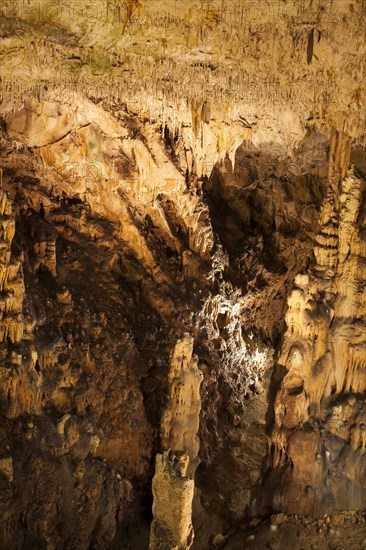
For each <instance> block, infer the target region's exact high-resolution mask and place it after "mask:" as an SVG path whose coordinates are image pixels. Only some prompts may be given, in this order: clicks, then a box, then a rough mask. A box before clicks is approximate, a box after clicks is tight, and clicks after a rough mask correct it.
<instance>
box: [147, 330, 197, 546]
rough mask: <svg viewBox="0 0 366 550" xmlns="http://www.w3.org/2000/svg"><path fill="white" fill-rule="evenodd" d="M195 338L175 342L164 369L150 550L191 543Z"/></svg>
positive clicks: (195, 387)
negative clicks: (165, 388)
mask: <svg viewBox="0 0 366 550" xmlns="http://www.w3.org/2000/svg"><path fill="white" fill-rule="evenodd" d="M193 343H194V341H193V338H192V337H191V336H190V335H189V334H185V335H184V337H183V338H182V339H181V340H178V342H177V344H176V345H175V348H174V351H173V354H172V357H171V360H170V368H169V375H168V384H169V394H168V404H167V408H166V410H165V412H164V414H163V417H162V421H161V445H162V450H163V454H160V453H159V454H157V456H156V462H155V475H154V479H153V486H152V490H153V497H154V504H153V514H154V520H153V522H152V525H151V535H150V546H149V548H150V550H164V549H165V550H183V549H185V548H187V549H188V548H190V547H191V546H192V542H193V537H194V532H193V526H192V503H193V496H194V473H195V470H196V467H197V462H198V451H199V439H198V437H197V432H198V429H199V416H200V410H201V398H200V386H201V382H202V373H201V371H200V370H199V367H198V365H197V357H195V356H192V353H193Z"/></svg>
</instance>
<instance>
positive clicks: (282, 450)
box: [270, 134, 366, 515]
mask: <svg viewBox="0 0 366 550" xmlns="http://www.w3.org/2000/svg"><path fill="white" fill-rule="evenodd" d="M349 156H350V145H349V142H348V140H347V138H345V137H344V136H343V135H339V134H335V135H334V136H333V139H332V141H331V149H330V163H329V176H328V190H327V195H326V198H325V201H324V203H323V207H322V211H321V213H320V231H319V233H318V235H317V236H316V242H315V247H314V257H315V262H314V266H313V268H312V269H311V270H308V271H307V272H306V273H303V274H299V275H298V276H297V277H296V278H295V285H294V290H293V291H292V292H291V294H290V296H289V299H288V310H287V313H286V325H287V330H286V332H285V335H284V342H283V345H282V348H281V351H280V355H279V358H278V364H279V365H283V366H284V368H285V369H286V370H285V372H286V375H285V376H284V378H283V380H282V382H281V385H280V388H279V391H278V393H277V396H276V399H275V404H274V411H275V426H274V429H273V431H272V435H271V437H272V441H273V446H272V449H271V451H272V460H273V462H272V468H273V471H272V472H271V473H270V479H271V480H273V479H274V476H277V479H278V482H276V483H278V487H280V486H281V490H280V492H279V493H277V492H276V491H275V493H276V496H275V497H274V498H275V499H276V501H275V502H276V504H275V506H276V507H280V508H281V509H284V510H285V511H287V512H290V511H292V512H293V511H299V512H300V513H308V514H312V515H317V514H321V513H324V512H328V513H329V511H331V510H333V509H342V508H345V509H358V508H362V507H363V503H364V500H365V494H366V493H365V490H366V487H365V477H364V473H363V468H364V460H365V456H364V448H365V447H364V443H363V441H364V439H363V436H362V430H363V427H362V424H363V420H362V418H363V416H362V415H363V413H362V412H361V411H362V410H364V407H365V398H364V394H365V390H366V386H365V384H366V376H365V375H366V363H365V360H366V340H365V313H366V312H365V297H364V296H365V293H364V284H365V278H366V271H365V262H364V258H365V251H366V248H365V238H364V231H363V220H362V207H363V205H362V200H363V199H362V195H363V193H364V181H363V179H362V178H361V177H360V176H359V175H358V174H357V173H356V169H355V167H354V166H352V167H349ZM351 418H352V420H350V419H351ZM276 471H277V473H275V472H276ZM279 472H281V474H280V475H283V476H285V478H286V483H283V482H281V481H280V475H279ZM289 495H290V498H289Z"/></svg>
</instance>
